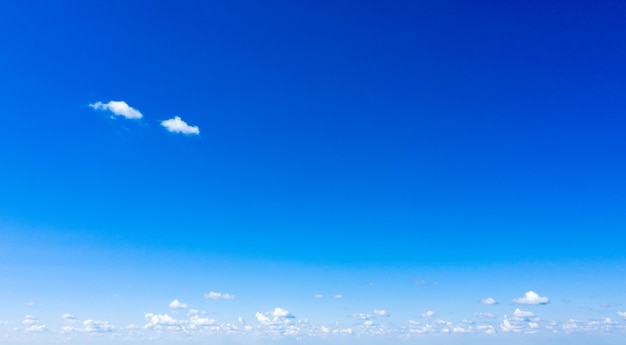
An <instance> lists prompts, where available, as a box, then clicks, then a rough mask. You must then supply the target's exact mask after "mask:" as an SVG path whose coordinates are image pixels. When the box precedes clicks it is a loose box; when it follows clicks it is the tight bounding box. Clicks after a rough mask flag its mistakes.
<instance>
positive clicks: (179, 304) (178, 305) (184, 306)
mask: <svg viewBox="0 0 626 345" xmlns="http://www.w3.org/2000/svg"><path fill="white" fill-rule="evenodd" d="M187 307H188V306H187V304H185V303H182V302H181V301H179V300H177V299H175V300H173V301H172V302H170V308H172V309H187Z"/></svg>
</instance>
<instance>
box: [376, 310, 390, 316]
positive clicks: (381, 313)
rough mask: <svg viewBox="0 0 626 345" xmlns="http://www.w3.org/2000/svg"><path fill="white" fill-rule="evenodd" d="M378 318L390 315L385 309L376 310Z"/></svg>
mask: <svg viewBox="0 0 626 345" xmlns="http://www.w3.org/2000/svg"><path fill="white" fill-rule="evenodd" d="M374 314H375V315H376V316H389V313H388V312H387V311H386V310H385V309H374Z"/></svg>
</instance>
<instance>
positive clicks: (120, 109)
mask: <svg viewBox="0 0 626 345" xmlns="http://www.w3.org/2000/svg"><path fill="white" fill-rule="evenodd" d="M89 106H90V107H92V108H94V109H96V110H108V111H110V112H112V113H113V114H115V115H117V116H122V117H125V118H127V119H140V118H142V117H143V115H141V113H140V112H139V110H137V109H135V108H133V107H131V106H130V105H128V103H126V102H124V101H109V103H102V102H96V103H92V104H89Z"/></svg>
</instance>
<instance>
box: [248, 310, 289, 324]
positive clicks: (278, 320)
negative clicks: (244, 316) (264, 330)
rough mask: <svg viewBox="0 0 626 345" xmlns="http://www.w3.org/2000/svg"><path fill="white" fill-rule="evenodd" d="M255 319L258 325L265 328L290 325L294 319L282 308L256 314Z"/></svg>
mask: <svg viewBox="0 0 626 345" xmlns="http://www.w3.org/2000/svg"><path fill="white" fill-rule="evenodd" d="M255 317H256V319H257V321H259V323H261V324H262V325H265V326H280V325H290V324H293V323H294V319H295V318H296V317H295V316H294V315H293V314H291V312H289V311H288V310H285V309H282V308H278V307H277V308H275V309H274V310H273V311H270V312H267V313H261V312H257V313H256V314H255Z"/></svg>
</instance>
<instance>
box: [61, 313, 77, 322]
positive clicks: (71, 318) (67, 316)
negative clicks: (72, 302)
mask: <svg viewBox="0 0 626 345" xmlns="http://www.w3.org/2000/svg"><path fill="white" fill-rule="evenodd" d="M61 318H62V319H63V320H66V321H74V320H76V316H74V315H72V314H68V313H65V314H63V315H61Z"/></svg>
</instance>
